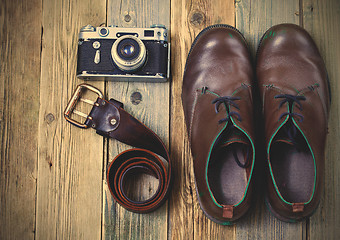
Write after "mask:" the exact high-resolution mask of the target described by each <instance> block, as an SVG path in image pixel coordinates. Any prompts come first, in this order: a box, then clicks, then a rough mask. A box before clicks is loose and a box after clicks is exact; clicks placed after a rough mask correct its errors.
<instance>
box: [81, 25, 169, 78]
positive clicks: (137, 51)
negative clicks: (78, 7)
mask: <svg viewBox="0 0 340 240" xmlns="http://www.w3.org/2000/svg"><path fill="white" fill-rule="evenodd" d="M167 36H168V32H167V29H166V28H165V27H164V26H163V25H152V26H151V27H150V28H120V27H114V26H109V27H97V28H95V27H93V26H91V25H87V26H85V27H83V28H82V29H81V30H80V33H79V42H78V62H77V77H78V78H81V79H84V80H113V81H140V82H165V81H167V80H168V79H169V75H170V47H169V43H168V41H167Z"/></svg>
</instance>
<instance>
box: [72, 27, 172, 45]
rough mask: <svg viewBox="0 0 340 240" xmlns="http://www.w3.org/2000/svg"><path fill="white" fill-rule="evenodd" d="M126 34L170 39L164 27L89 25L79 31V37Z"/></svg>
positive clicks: (140, 37)
mask: <svg viewBox="0 0 340 240" xmlns="http://www.w3.org/2000/svg"><path fill="white" fill-rule="evenodd" d="M124 35H132V36H135V37H138V38H139V39H141V40H153V41H164V42H167V41H168V30H167V29H166V28H164V27H161V26H160V27H151V28H121V27H111V26H109V27H96V28H95V27H93V26H91V25H87V26H85V27H83V28H82V29H81V30H80V32H79V39H82V40H84V41H87V40H90V39H117V38H119V37H121V36H124Z"/></svg>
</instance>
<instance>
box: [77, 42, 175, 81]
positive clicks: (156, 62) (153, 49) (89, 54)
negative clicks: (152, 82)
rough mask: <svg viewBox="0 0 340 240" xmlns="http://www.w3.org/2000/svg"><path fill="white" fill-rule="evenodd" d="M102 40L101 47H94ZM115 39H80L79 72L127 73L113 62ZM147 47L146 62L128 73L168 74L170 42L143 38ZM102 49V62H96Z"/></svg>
mask: <svg viewBox="0 0 340 240" xmlns="http://www.w3.org/2000/svg"><path fill="white" fill-rule="evenodd" d="M95 41H98V42H100V48H98V49H95V48H93V46H92V45H93V42H95ZM115 41H116V40H115V39H90V40H88V41H84V40H82V39H80V40H79V42H80V44H79V45H78V64H77V74H81V73H82V72H83V71H86V72H87V73H89V74H107V75H126V74H127V72H124V71H121V70H120V69H119V68H118V67H117V66H116V65H115V64H114V62H113V60H112V57H111V48H112V45H113V43H114V42H115ZM143 43H144V45H145V47H146V51H147V58H146V61H145V64H144V65H143V66H142V67H141V68H140V69H138V70H137V71H134V72H132V73H131V72H128V74H134V75H156V74H157V73H159V74H162V75H163V76H167V70H168V44H167V42H158V41H150V40H143ZM97 50H99V51H100V62H99V63H98V64H96V63H95V62H94V58H95V54H96V51H97Z"/></svg>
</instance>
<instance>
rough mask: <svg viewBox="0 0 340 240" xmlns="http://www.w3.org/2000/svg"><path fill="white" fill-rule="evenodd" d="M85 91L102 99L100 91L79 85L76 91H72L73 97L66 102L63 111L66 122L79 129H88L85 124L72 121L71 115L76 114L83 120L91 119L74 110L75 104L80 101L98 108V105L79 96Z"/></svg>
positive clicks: (86, 85)
mask: <svg viewBox="0 0 340 240" xmlns="http://www.w3.org/2000/svg"><path fill="white" fill-rule="evenodd" d="M86 89H87V90H90V91H91V92H94V93H96V94H97V95H98V97H99V98H103V94H102V92H101V91H99V90H98V89H97V88H95V87H93V86H91V85H88V84H86V83H83V84H80V85H78V86H77V88H76V90H75V91H74V93H73V95H72V97H71V99H70V101H69V102H68V104H67V107H66V109H65V111H64V117H65V119H66V121H68V122H69V123H72V124H73V125H75V126H77V127H80V128H88V126H87V125H86V124H85V123H81V122H78V121H76V120H74V119H72V118H71V114H72V113H74V114H76V115H78V116H80V117H83V118H85V119H92V118H91V117H90V116H89V115H87V114H85V113H82V112H80V111H78V110H76V109H74V108H75V106H76V104H77V102H78V101H81V102H84V103H87V104H91V105H97V106H99V104H98V103H96V102H94V101H91V100H89V99H84V98H81V94H82V92H83V90H86Z"/></svg>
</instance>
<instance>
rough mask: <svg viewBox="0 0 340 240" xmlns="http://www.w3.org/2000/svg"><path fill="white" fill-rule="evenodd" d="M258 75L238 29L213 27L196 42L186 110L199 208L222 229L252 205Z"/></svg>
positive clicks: (190, 63) (191, 56)
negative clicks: (255, 80) (254, 87)
mask: <svg viewBox="0 0 340 240" xmlns="http://www.w3.org/2000/svg"><path fill="white" fill-rule="evenodd" d="M253 75H254V74H253V68H252V65H251V59H250V54H249V51H248V49H247V46H246V43H245V40H244V37H243V36H242V34H241V33H240V32H238V31H237V30H236V29H235V28H233V27H231V26H228V25H222V24H219V25H214V26H210V27H208V28H206V29H204V30H203V31H202V32H201V33H200V34H199V35H198V36H197V37H196V39H195V41H194V43H193V45H192V47H191V50H190V52H189V56H188V58H187V62H186V69H185V72H184V78H183V90H182V91H183V92H182V101H183V108H184V114H185V120H186V124H187V130H188V136H189V140H190V143H191V152H192V155H193V162H194V172H195V182H196V191H197V196H198V199H199V202H200V206H201V208H202V210H203V212H204V213H205V214H206V216H207V217H208V218H210V219H211V220H213V221H215V222H217V223H219V224H223V225H229V224H231V223H232V222H233V221H235V220H237V219H239V218H240V217H241V216H243V215H244V214H245V213H246V212H247V210H248V209H249V206H250V202H251V200H250V199H251V191H252V185H253V183H252V182H253V181H252V179H253V177H252V175H253V169H254V162H255V148H254V137H253V135H254V130H253V100H252V84H253V78H254V76H253Z"/></svg>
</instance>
